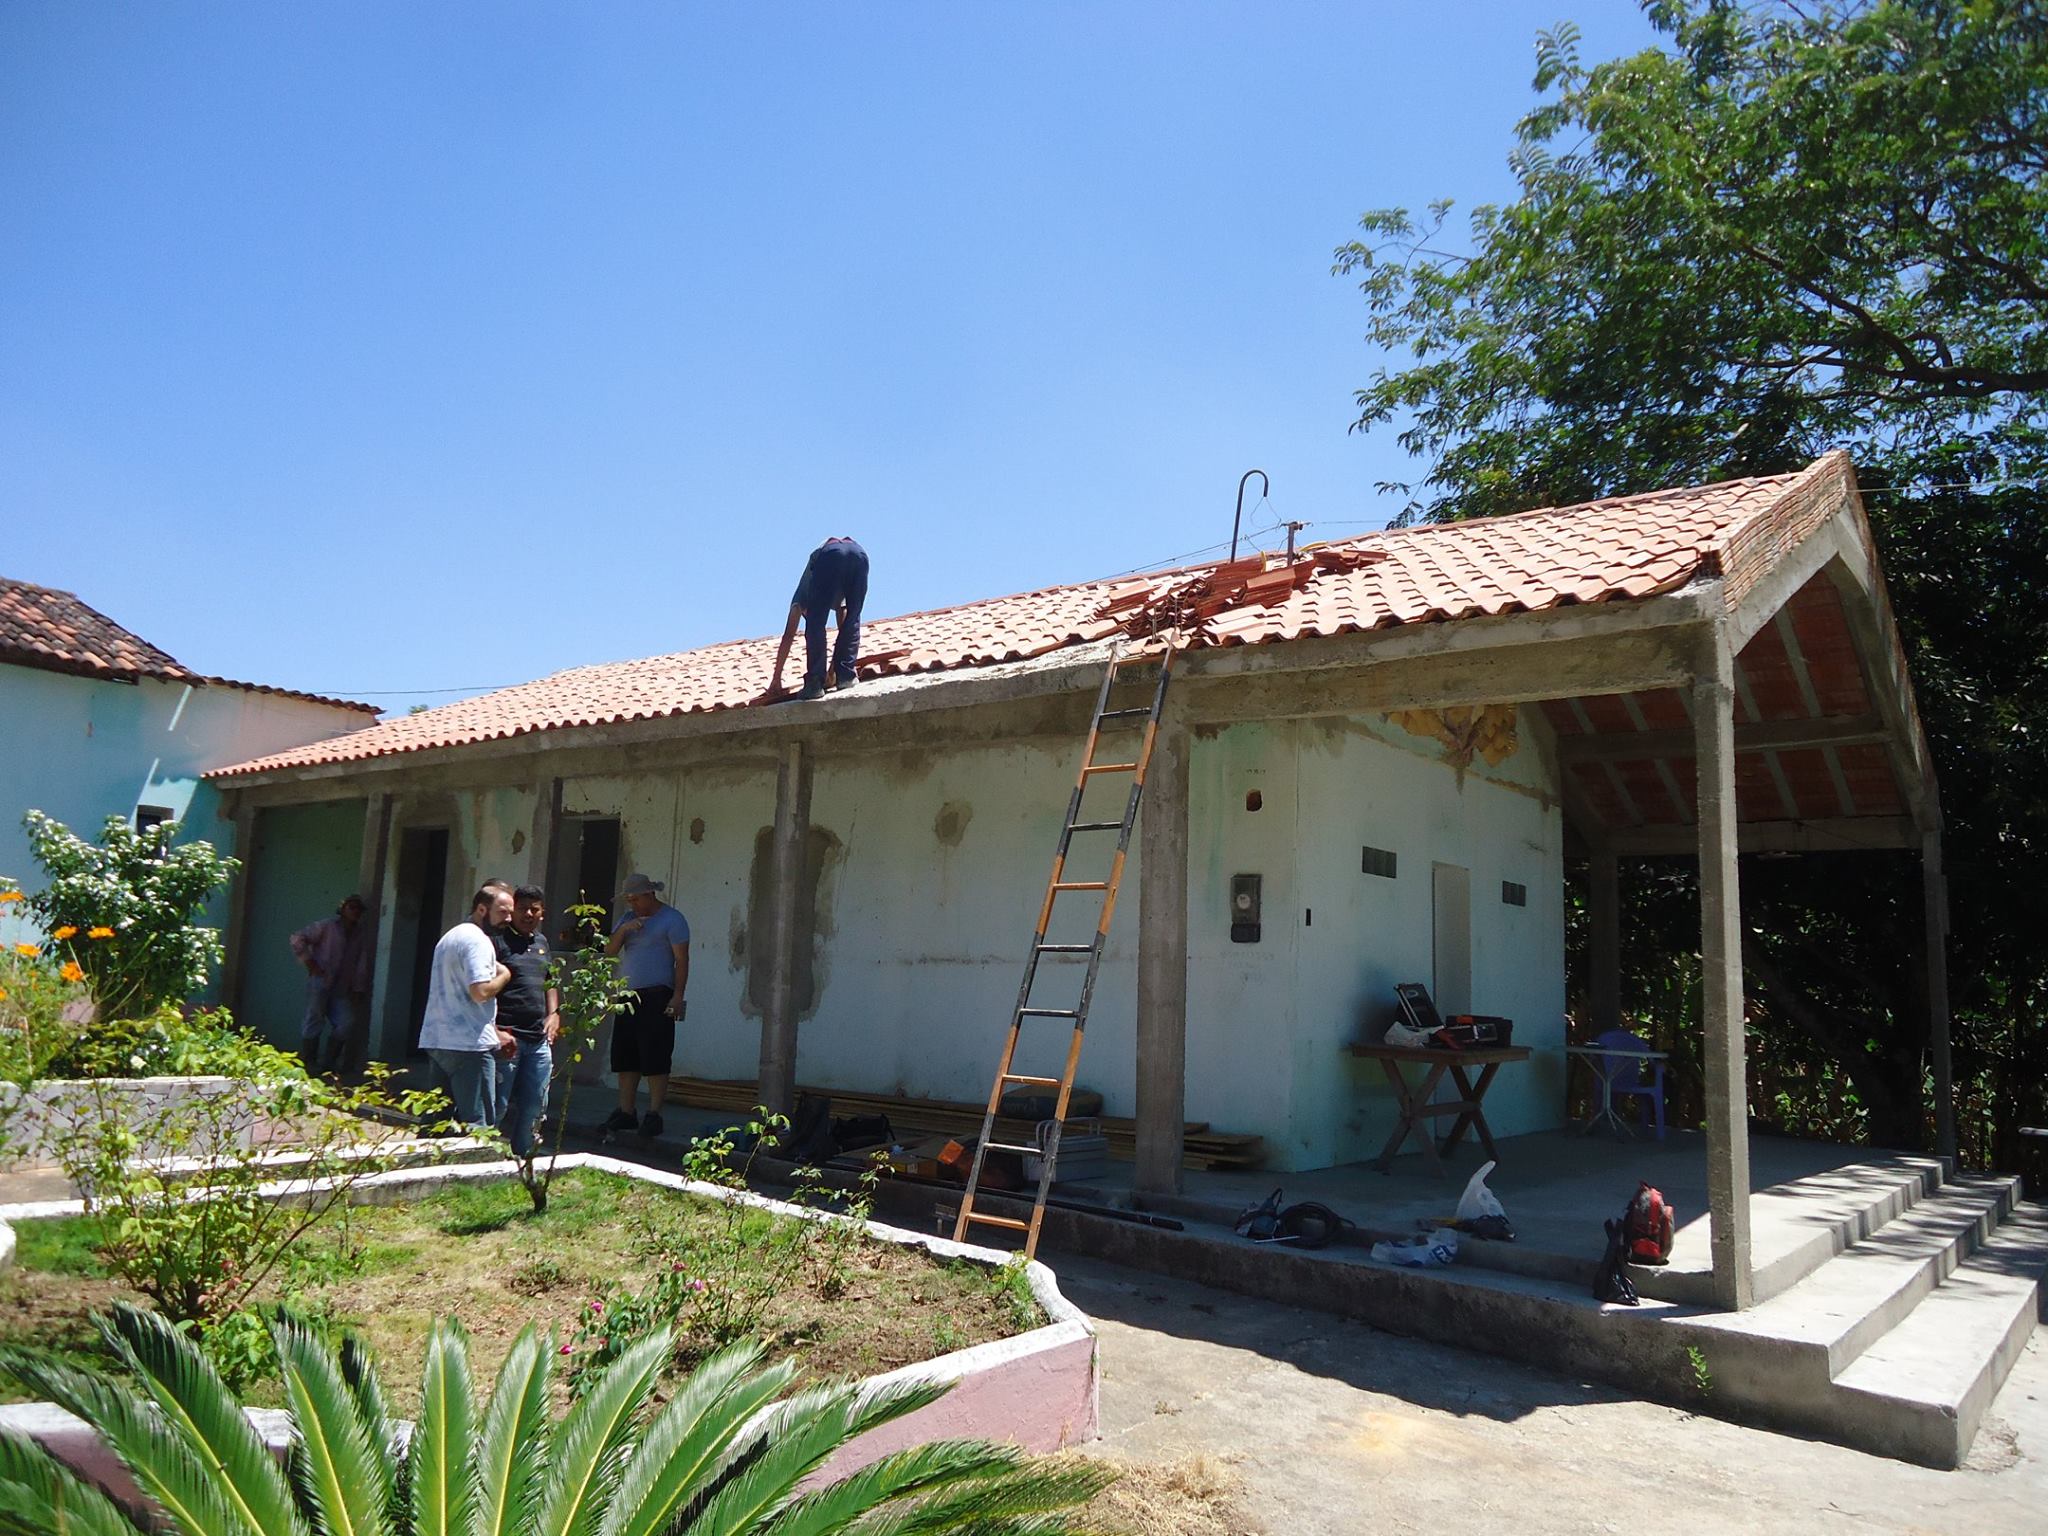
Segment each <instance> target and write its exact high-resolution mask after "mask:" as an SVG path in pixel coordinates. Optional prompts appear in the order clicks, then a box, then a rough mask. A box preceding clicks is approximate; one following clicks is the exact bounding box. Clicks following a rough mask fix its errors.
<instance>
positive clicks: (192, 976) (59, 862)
mask: <svg viewBox="0 0 2048 1536" xmlns="http://www.w3.org/2000/svg"><path fill="white" fill-rule="evenodd" d="M22 824H23V825H24V826H26V827H27V828H28V839H29V848H30V851H31V852H33V853H34V854H35V858H36V862H37V863H38V864H40V865H42V867H43V873H44V875H45V876H46V877H47V884H46V885H45V886H44V888H43V889H42V890H41V891H40V892H38V893H37V894H35V895H34V896H32V897H30V898H29V902H28V905H29V909H30V910H31V911H33V912H34V913H35V914H36V916H37V917H38V918H40V919H41V920H42V922H43V925H44V927H45V929H46V930H48V931H49V932H51V933H52V934H62V933H63V932H64V930H66V929H70V930H72V932H73V937H72V938H71V939H69V940H66V942H68V943H70V946H71V947H70V950H69V953H70V961H69V962H68V963H69V964H70V965H72V966H74V967H75V968H76V969H77V971H78V972H79V978H80V979H82V980H83V981H84V984H85V987H86V989H87V991H88V992H90V993H91V995H92V999H93V1001H94V1003H95V1004H97V1005H98V1008H99V1012H100V1016H101V1017H102V1018H113V1017H116V1016H119V1015H124V1014H131V1013H152V1012H154V1011H155V1010H156V1009H158V1008H160V1007H161V1006H163V1005H164V1004H165V1003H175V1002H182V1001H183V1000H184V999H186V998H188V997H190V996H191V995H192V994H193V993H195V992H197V991H198V990H199V989H200V988H202V987H204V986H205V985H206V978H207V974H208V972H209V970H210V969H211V968H212V967H213V966H215V965H218V964H219V963H220V957H221V945H220V934H219V933H218V932H217V931H215V930H214V929H212V928H209V927H206V926H205V925H204V924H201V923H196V922H194V921H193V917H194V915H195V914H197V913H198V912H199V911H200V910H201V909H202V908H204V907H205V905H206V902H207V899H208V898H209V897H211V896H212V895H213V893H214V892H215V891H217V890H219V889H220V888H221V887H222V886H224V885H226V884H227V883H228V881H229V880H230V879H231V878H232V877H233V875H234V872H235V871H236V870H237V869H239V868H240V867H241V865H240V864H239V863H238V862H237V861H236V860H234V859H231V858H227V857H225V856H224V855H222V854H221V853H219V852H218V851H217V850H216V849H215V848H214V847H213V845H212V844H211V843H206V842H193V843H182V844H179V843H174V841H173V839H175V837H176V836H177V833H178V824H177V823H176V822H167V823H165V824H164V825H162V826H159V827H153V828H151V829H150V830H149V831H147V832H137V831H136V830H135V829H134V828H133V827H132V826H130V825H129V824H128V822H127V821H126V820H125V819H124V818H122V817H120V816H109V817H108V818H107V821H106V825H105V827H103V828H102V829H101V832H100V840H99V841H98V842H97V843H91V842H87V841H86V840H85V839H84V838H82V837H80V836H78V835H77V834H76V833H75V832H73V831H71V829H70V828H68V827H66V826H65V825H64V824H63V823H62V822H58V821H53V820H52V819H51V818H49V817H48V816H45V815H44V814H43V813H42V812H41V811H30V812H29V813H28V814H27V815H26V816H24V817H22ZM95 934H100V935H103V937H100V938H97V939H95V938H93V937H92V935H95ZM78 935H83V936H85V941H84V942H78V941H77V938H76V936H78Z"/></svg>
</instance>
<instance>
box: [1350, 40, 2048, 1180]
mask: <svg viewBox="0 0 2048 1536" xmlns="http://www.w3.org/2000/svg"><path fill="white" fill-rule="evenodd" d="M1645 8H1646V10H1647V12H1648V14H1649V17H1650V19H1651V21H1652V23H1653V24H1654V25H1655V26H1656V28H1657V29H1658V30H1659V31H1660V32H1662V33H1663V34H1664V36H1665V39H1666V41H1665V44H1664V45H1663V46H1660V47H1656V48H1652V49H1648V50H1645V51H1644V52H1642V53H1639V54H1636V55H1634V56H1631V57H1628V58H1623V59H1618V60H1614V61H1611V62H1608V63H1604V64H1600V65H1597V66H1593V67H1587V66H1585V65H1584V64H1582V63H1581V62H1580V60H1579V57H1578V51H1577V34H1576V31H1575V29H1573V28H1571V27H1569V26H1564V27H1560V28H1559V29H1557V31H1555V32H1554V33H1551V34H1548V35H1546V36H1544V37H1543V38H1541V39H1540V40H1539V42H1538V46H1537V73H1536V82H1535V83H1536V88H1537V90H1538V92H1539V93H1541V99H1540V101H1539V103H1538V105H1537V106H1536V108H1535V110H1533V111H1532V112H1531V113H1529V114H1528V116H1526V117H1525V118H1524V119H1523V120H1522V122H1521V124H1520V126H1519V129H1518V132H1517V137H1516V143H1515V146H1514V149H1513V151H1512V153H1511V155H1510V165H1511V167H1512V169H1513V171H1514V173H1515V175H1516V178H1517V182H1518V188H1517V192H1518V195H1517V196H1516V197H1515V199H1514V200H1513V201H1512V202H1510V203H1506V204H1503V205H1499V206H1483V207H1480V208H1477V209H1475V210H1474V211H1473V213H1472V215H1471V218H1470V227H1469V235H1468V236H1467V238H1465V239H1463V240H1460V239H1458V238H1457V237H1456V233H1455V231H1454V230H1453V229H1452V227H1451V222H1450V214H1451V205H1450V204H1449V203H1438V204H1435V205H1433V206H1432V207H1431V208H1430V209H1429V210H1428V212H1427V213H1426V214H1425V215H1424V216H1423V217H1421V218H1416V217H1413V216H1411V215H1410V214H1409V212H1408V211H1406V210H1403V209H1381V210H1377V211H1374V212H1371V213H1368V214H1367V215H1365V217H1364V219H1363V220H1362V231H1363V236H1364V238H1362V239H1360V240H1358V241H1355V242H1353V243H1351V244H1349V245H1346V246H1344V247H1342V248H1340V249H1339V251H1338V253H1337V270H1338V271H1339V272H1341V273H1346V274H1349V275H1351V276H1353V277H1355V278H1357V279H1358V281H1359V283H1360V285H1361V288H1362V290H1363V292H1364V294H1365V296H1366V300H1367V303H1368V307H1369V312H1370V316H1371V320H1370V327H1369V336H1370V338H1371V340H1373V341H1374V342H1375V343H1377V344H1378V345H1380V346H1381V347H1384V348H1387V349H1389V351H1390V352H1392V353H1393V354H1394V356H1395V359H1396V360H1395V362H1394V363H1393V364H1392V365H1391V366H1387V367H1383V368H1381V369H1380V370H1379V371H1378V372H1376V373H1375V374H1374V376H1373V377H1372V379H1371V380H1370V382H1369V383H1368V384H1367V386H1366V387H1365V388H1364V389H1362V390H1361V391H1360V392H1359V395H1358V404H1359V417H1358V422H1357V427H1358V429H1360V430H1364V431H1372V430H1379V429H1383V428H1390V429H1392V430H1394V431H1396V432H1397V433H1398V435H1399V441H1400V442H1401V443H1402V445H1403V446H1404V447H1406V448H1407V449H1408V450H1409V451H1410V452H1411V453H1412V454H1414V455H1415V456H1416V457H1417V458H1418V459H1419V460H1420V461H1421V463H1422V464H1423V465H1424V468H1423V470H1422V472H1421V474H1420V475H1419V476H1418V477H1417V478H1416V479H1415V480H1414V481H1413V482H1411V483H1406V484H1400V485H1396V486H1393V487H1390V489H1393V490H1396V491H1398V492H1400V493H1401V494H1403V495H1404V496H1405V497H1406V498H1407V501H1406V510H1405V514H1404V516H1405V517H1408V518H1414V517H1423V518H1431V519H1445V518H1459V517H1468V516H1475V515H1482V514H1487V513H1493V512H1502V511H1513V510H1518V509H1521V508H1524V507H1531V506H1540V505H1544V504H1546V503H1552V504H1561V503H1569V502H1573V501H1578V500H1582V499H1586V498H1589V497H1594V496H1600V495H1606V494H1612V493H1617V492H1622V491H1634V490H1645V489H1650V488H1654V487H1661V486H1666V485H1673V484H1685V483H1693V482H1700V481H1711V480H1717V479H1723V478H1728V477H1731V476H1735V475H1743V474H1757V473H1771V472H1776V471H1782V470H1786V469H1790V468H1793V467H1796V466H1799V465H1803V464H1804V463H1806V462H1808V461H1810V460H1811V459H1813V458H1814V457H1816V456H1818V455H1819V454H1820V453H1822V452H1824V451H1826V450H1827V449H1829V448H1833V447H1837V446H1846V447H1848V448H1849V449H1850V450H1851V452H1852V454H1853V455H1854V458H1855V461H1856V464H1857V469H1858V474H1859V477H1860V479H1861V481H1862V484H1863V486H1864V489H1865V495H1866V500H1867V504H1868V506H1869V508H1870V511H1871V514H1872V519H1873V523H1874V525H1875V529H1876V533H1877V537H1878V540H1879V545H1880V549H1881V553H1882V555H1883V557H1884V560H1885V564H1886V569H1887V572H1888V575H1889V579H1890V583H1891V589H1892V596H1893V600H1894V606H1895V609H1896V611H1897V613H1898V616H1899V621H1900V625H1901V628H1902V630H1903V632H1904V635H1905V639H1906V642H1907V645H1908V648H1909V651H1910V657H1911V661H1912V665H1913V670H1914V674H1915V676H1916V678H1917V680H1918V685H1919V697H1920V703H1921V707H1922V711H1923V715H1924V717H1925V720H1926V724H1927V726H1928V729H1929V734H1930V736H1931V738H1932V742H1933V746H1934V750H1935V754H1936V762H1937V770H1938V773H1939V776H1940V779H1941V782H1942V786H1943V802H1944V807H1945V811H1946V815H1947V822H1948V845H1949V859H1948V862H1949V868H1950V871H1951V876H1952V888H1953V899H1952V905H1953V911H1954V914H1955V931H1956V933H1957V935H1958V946H1957V953H1958V958H1959V959H1962V960H1963V961H1964V962H1965V963H1963V964H1960V965H1958V966H1956V967H1955V971H1954V979H1955V1002H1956V1009H1957V1015H1958V1018H1957V1044H1958V1078H1959V1082H1961V1083H1962V1084H1963V1087H1964V1094H1965V1104H1964V1112H1965V1113H1964V1120H1963V1125H1962V1129H1963V1131H1964V1135H1965V1152H1966V1155H1973V1156H1975V1157H1977V1158H1980V1159H1991V1158H1996V1159H1999V1160H2001V1161H2005V1160H2012V1161H2018V1160H2020V1158H2021V1156H2022V1151H2021V1148H2020V1146H2019V1144H2018V1143H2017V1141H2016V1140H2014V1139H2012V1138H2011V1137H2010V1135H2009V1132H2010V1130H2011V1129H2012V1128H2013V1127H2015V1126H2016V1125H2017V1124H2018V1123H2019V1121H2020V1120H2021V1119H2023V1118H2025V1117H2026V1115H2028V1114H2030V1113H2038V1112H2039V1111H2040V1110H2041V1108H2042V1107H2043V1099H2042V1096H2041V1094H2042V1090H2041V1087H2040V1084H2041V1083H2042V1081H2043V1079H2044V1077H2048V1072H2044V1068H2048V1051H2044V1049H2043V1040H2042V1032H2041V1030H2040V1028H2039V1027H2038V1026H2037V1025H2036V1024H2035V1023H2034V1022H2033V1021H2034V1019H2035V1018H2037V1017H2038V1014H2039V1004H2040V1002H2041V1000H2042V997H2043V995H2044V991H2048V943H2044V941H2043V939H2042V934H2043V932H2044V922H2043V920H2044V919H2048V904H2044V902H2043V899H2042V896H2041V895H2040V893H2039V890H2038V885H2039V882H2038V881H2036V880H2035V879H2034V878H2033V876H2034V870H2035V867H2036V866H2037V864H2038V861H2039V857H2040V855H2041V853H2042V852H2043V851H2044V850H2048V765H2044V764H2043V763H2042V762H2041V754H2040V753H2039V751H2038V750H2037V747H2036V744H2037V743H2038V742H2039V741H2041V740H2042V739H2044V733H2048V689H2044V688H2043V686H2042V685H2043V683H2044V681H2048V678H2044V677H2043V673H2044V671H2048V644H2044V640H2043V636H2044V635H2048V627H2044V625H2043V622H2042V621H2043V619H2044V618H2048V613H2044V612H2043V608H2044V603H2048V517H2044V515H2043V514H2044V511H2048V507H2044V490H2043V483H2044V479H2048V438H2044V425H2048V423H2044V419H2043V411H2044V404H2048V329H2044V326H2048V304H2044V301H2048V114H2044V108H2048V8H2044V6H2043V5H2042V4H2041V3H2040V0H2003V3H1989V0H1981V3H1958V0H1871V3H1863V4H1847V5H1843V4H1832V3H1825V0H1822V3H1817V4H1813V5H1802V6H1797V7H1795V6H1791V5H1775V6H1738V5H1735V4H1730V3H1726V0H1656V3H1651V4H1648V5H1646V7H1645ZM1862 863H1863V866H1864V867H1863V868H1861V869H1859V870H1857V871H1856V872H1855V874H1854V876H1853V877H1850V878H1845V877H1844V870H1843V867H1842V864H1841V863H1840V862H1839V860H1804V861H1791V862H1788V863H1783V864H1771V865H1763V864H1752V863H1746V865H1745V870H1744V900H1745V905H1746V909H1747V912H1748V914H1749V916H1750V917H1751V919H1752V922H1751V925H1750V926H1751V932H1750V933H1749V935H1748V936H1747V939H1746V943H1745V953H1746V958H1747V961H1748V966H1749V990H1750V993H1751V996H1752V997H1753V998H1754V999H1756V1000H1757V1002H1758V1004H1759V1006H1760V1009H1761V1012H1762V1014H1763V1019H1762V1021H1761V1022H1762V1023H1763V1024H1764V1026H1765V1027H1764V1028H1762V1029H1760V1030H1759V1031H1757V1033H1756V1038H1755V1042H1754V1043H1755V1048H1756V1050H1757V1052H1758V1055H1759V1063H1758V1066H1759V1071H1760V1073H1761V1074H1762V1075H1763V1076H1764V1078H1765V1079H1766V1082H1765V1085H1764V1086H1765V1087H1766V1089H1767V1091H1766V1092H1765V1093H1764V1094H1763V1095H1761V1097H1762V1098H1763V1100H1764V1101H1765V1102H1764V1103H1763V1104H1762V1105H1760V1107H1761V1108H1764V1109H1765V1110H1767V1111H1768V1110H1769V1109H1770V1107H1771V1105H1772V1104H1773V1103H1776V1104H1777V1106H1778V1113H1779V1115H1780V1118H1781V1119H1783V1120H1785V1121H1786V1122H1787V1123H1788V1124H1791V1125H1795V1126H1796V1127H1797V1128H1800V1129H1808V1130H1822V1131H1829V1132H1833V1133H1841V1132H1843V1131H1849V1130H1860V1131H1862V1132H1864V1133H1865V1134H1868V1135H1869V1136H1871V1137H1872V1138H1873V1139H1876V1140H1879V1141H1885V1142H1892V1143H1900V1142H1904V1143H1913V1142H1918V1141H1920V1140H1921V1139H1923V1136H1924V1131H1925V1125H1926V1099H1925V1086H1924V1078H1925V1073H1924V1066H1923V1062H1924V1046H1925V1040H1926V1019H1925V1012H1924V1006H1923V1004H1922V1002H1921V996H1922V994H1921V992H1920V986H1921V981H1922V977H1921V972H1920V966H1919V961H1918V958H1917V953H1918V949H1919V942H1918V933H1919V927H1920V915H1919V896H1918V891H1917V873H1916V871H1915V869H1914V868H1913V867H1912V861H1909V860H1905V859H1900V858H1897V857H1892V856H1880V855H1865V856H1862ZM1634 890H1635V900H1636V911H1635V913H1634V914H1633V915H1634V916H1635V917H1636V919H1637V920H1638V923H1639V925H1640V928H1639V930H1638V931H1647V932H1648V933H1649V934H1650V935H1653V936H1656V937H1658V938H1661V940H1662V944H1661V946H1659V945H1656V944H1652V945H1649V946H1647V947H1639V948H1637V950H1636V951H1635V958H1636V961H1637V964H1636V972H1637V974H1636V976H1635V977H1634V978H1633V980H1634V984H1635V987H1636V996H1637V997H1638V998H1642V997H1644V996H1646V995H1647V991H1648V989H1649V988H1651V987H1652V986H1653V985H1654V984H1655V982H1656V980H1657V973H1658V972H1659V971H1660V970H1668V962H1667V960H1666V959H1665V958H1664V957H1668V956H1670V955H1673V954H1676V953H1678V952H1681V951H1683V950H1685V949H1688V948H1690V947H1692V946H1693V945H1694V944H1696V942H1697V939H1696V934H1697V929H1696V926H1695V923H1696V919H1695V918H1694V915H1693V913H1692V912H1691V910H1689V908H1690V892H1691V886H1690V876H1689V875H1683V874H1677V873H1674V872H1671V871H1668V870H1667V871H1661V872H1655V873H1653V874H1651V875H1650V876H1649V877H1648V878H1644V879H1640V880H1638V881H1636V882H1634ZM1660 950H1661V954H1660ZM1774 1085H1775V1086H1774Z"/></svg>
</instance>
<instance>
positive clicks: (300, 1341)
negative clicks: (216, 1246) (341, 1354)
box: [270, 1311, 391, 1536]
mask: <svg viewBox="0 0 2048 1536" xmlns="http://www.w3.org/2000/svg"><path fill="white" fill-rule="evenodd" d="M270 1337H271V1340H272V1342H274V1343H275V1344H276V1346H277V1359H278V1364H279V1366H280V1368H281V1370H282V1373H283V1376H284V1387H285V1396H286V1398H287V1400H288V1401H289V1403H290V1406H291V1410H292V1422H293V1424H294V1426H295V1427H296V1428H297V1430H298V1441H297V1443H296V1445H294V1447H293V1451H292V1457H293V1466H294V1469H295V1470H296V1471H297V1473H298V1476H299V1481H300V1486H301V1488H302V1489H303V1490H304V1492H305V1494H306V1502H307V1503H308V1504H309V1505H311V1507H312V1508H313V1509H314V1510H315V1511H317V1512H318V1519H319V1522H320V1530H321V1533H322V1536H389V1533H390V1531H391V1510H390V1506H389V1503H388V1501H387V1500H386V1499H385V1497H384V1494H383V1480H382V1479H381V1478H380V1477H379V1475H378V1472H377V1470H376V1469H375V1468H374V1467H373V1466H372V1465H371V1464H372V1463H373V1462H383V1461H384V1460H385V1459H386V1458H387V1457H388V1456H389V1455H390V1448H389V1447H388V1446H382V1445H378V1444H377V1443H376V1442H375V1441H373V1440H372V1439H371V1438H370V1435H369V1432H368V1430H367V1429H366V1428H365V1427H364V1425H363V1421H362V1416H361V1411H360V1409H359V1408H358V1406H357V1403H356V1399H355V1396H354V1394H353V1393H351V1392H350V1391H349V1389H348V1386H347V1384H346V1383H345V1382H344V1381H343V1379H342V1374H341V1365H340V1362H338V1361H337V1360H336V1359H335V1358H334V1351H333V1350H332V1349H330V1348H328V1346H327V1343H326V1341H325V1340H323V1339H321V1338H318V1337H317V1336H316V1335H315V1334H314V1333H313V1331H312V1330H311V1329H310V1328H308V1327H307V1326H306V1324H305V1322H304V1321H303V1320H302V1319H301V1318H299V1317H297V1316H296V1315H294V1314H292V1313H290V1312H285V1311H280V1312H279V1313H278V1315H277V1318H276V1320H275V1321H273V1322H272V1324H271V1326H270ZM387 1475H388V1474H387Z"/></svg>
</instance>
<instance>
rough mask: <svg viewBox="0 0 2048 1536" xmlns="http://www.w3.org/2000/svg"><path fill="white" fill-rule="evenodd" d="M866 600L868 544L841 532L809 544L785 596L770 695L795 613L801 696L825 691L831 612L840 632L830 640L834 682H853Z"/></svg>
mask: <svg viewBox="0 0 2048 1536" xmlns="http://www.w3.org/2000/svg"><path fill="white" fill-rule="evenodd" d="M867 600H868V552H867V551H866V550H864V549H862V548H861V547H860V546H859V545H858V544H856V543H854V542H853V540H852V539H849V538H844V537H840V538H831V539H827V540H826V541H825V542H824V543H822V544H820V545H819V546H818V547H817V548H816V549H814V550H812V551H811V558H810V559H809V560H808V561H806V562H805V563H804V574H803V576H802V578H801V579H800V580H799V581H798V582H797V584H796V593H795V595H794V596H793V597H791V598H790V600H789V621H788V622H787V623H786V624H784V625H783V626H782V644H781V645H780V646H778V647H777V648H776V651H775V674H774V676H773V677H772V678H770V679H769V682H768V693H769V696H770V697H773V696H775V695H777V694H780V693H781V692H782V691H783V688H782V668H783V665H784V664H785V663H786V662H787V661H788V660H789V647H790V642H791V641H792V640H794V639H795V638H796V624H797V620H798V619H802V620H803V623H804V691H803V694H802V697H803V698H806V699H822V698H823V697H824V696H825V674H826V667H825V620H826V618H827V616H828V615H832V614H837V615H838V618H839V637H838V639H837V640H836V641H835V642H834V643H833V646H832V666H831V674H832V683H833V686H834V687H837V688H851V687H852V686H853V679H854V668H855V666H856V665H857V664H858V663H859V661H860V611H861V609H862V607H863V606H865V604H866V603H867Z"/></svg>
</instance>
